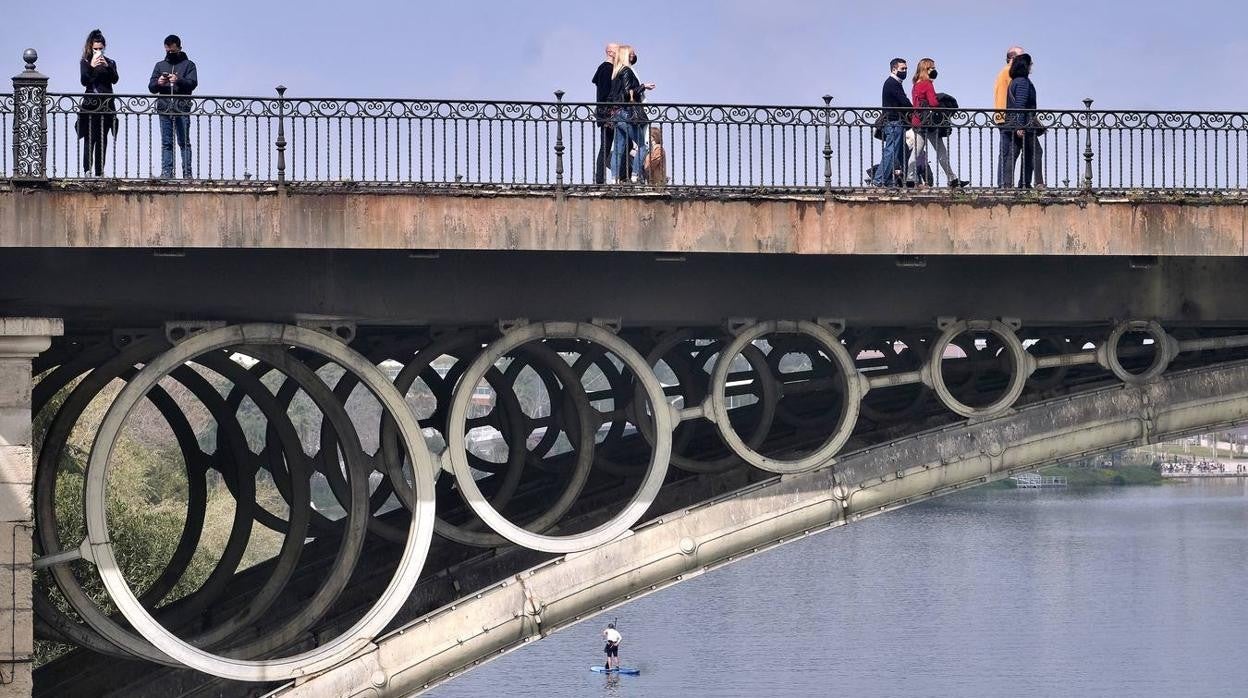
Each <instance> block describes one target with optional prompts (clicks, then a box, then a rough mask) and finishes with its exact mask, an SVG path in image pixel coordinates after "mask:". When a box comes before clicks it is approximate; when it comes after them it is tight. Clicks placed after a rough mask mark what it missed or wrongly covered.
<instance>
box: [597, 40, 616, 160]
mask: <svg viewBox="0 0 1248 698" xmlns="http://www.w3.org/2000/svg"><path fill="white" fill-rule="evenodd" d="M618 47H619V44H607V47H606V52H607V59H606V60H605V61H603V62H602V64H601V65H599V66H598V70H596V71H595V72H594V80H593V83H594V88H595V95H594V101H595V102H597V103H598V106H596V107H595V108H594V120H595V122H596V123H597V124H598V133H599V134H601V135H600V137H599V144H598V160H597V162H595V163H594V184H606V182H607V160H608V159H609V158H610V157H611V146H612V145H613V144H614V137H615V126H614V125H612V123H611V119H610V115H609V114H608V111H609V109H610V108H609V107H607V106H606V104H605V103H606V102H609V101H611V68H612V66H613V65H614V64H615V49H616V48H618Z"/></svg>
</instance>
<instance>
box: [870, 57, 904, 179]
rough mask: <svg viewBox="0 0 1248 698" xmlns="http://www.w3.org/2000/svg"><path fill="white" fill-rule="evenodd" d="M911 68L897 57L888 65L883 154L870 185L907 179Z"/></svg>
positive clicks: (882, 95)
mask: <svg viewBox="0 0 1248 698" xmlns="http://www.w3.org/2000/svg"><path fill="white" fill-rule="evenodd" d="M908 67H909V66H907V65H906V60H905V59H904V58H894V59H893V60H891V61H889V63H888V71H889V75H888V77H887V78H885V80H884V89H883V92H882V94H881V96H880V106H881V107H883V109H884V111H883V119H884V122H883V125H882V129H883V131H884V152H883V154H882V155H881V157H880V164H879V165H878V166H877V167H876V168H875V176H874V177H873V178H872V179H871V184H872V185H874V186H877V187H888V186H897V185H898V184H900V181H901V178H904V177H905V174H904V173H905V164H904V163H905V158H904V157H903V156H904V154H905V153H904V146H905V142H906V121H907V120H908V119H909V118H910V112H911V111H912V107H911V104H910V98H909V97H907V96H906V86H905V80H906V74H907V68H908ZM899 173H900V175H899Z"/></svg>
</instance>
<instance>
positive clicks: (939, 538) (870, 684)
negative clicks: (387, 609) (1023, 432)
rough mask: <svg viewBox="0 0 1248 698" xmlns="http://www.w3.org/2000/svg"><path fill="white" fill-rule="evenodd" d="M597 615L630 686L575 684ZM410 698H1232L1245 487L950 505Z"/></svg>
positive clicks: (711, 583) (707, 584) (570, 633)
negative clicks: (618, 639) (614, 637)
mask: <svg viewBox="0 0 1248 698" xmlns="http://www.w3.org/2000/svg"><path fill="white" fill-rule="evenodd" d="M611 617H618V620H619V627H620V630H621V632H622V633H623V635H624V641H623V644H622V646H621V647H622V651H621V656H622V657H623V659H624V662H623V663H624V665H625V666H636V667H638V668H640V669H641V670H642V675H641V676H638V677H606V676H602V675H599V674H594V673H591V672H589V671H588V668H589V666H590V665H592V664H599V663H601V654H600V652H601V647H602V642H601V640H600V639H599V634H600V632H601V630H602V627H603V626H604V625H605V623H606V621H608V620H611ZM429 695H432V696H434V697H435V698H460V697H469V696H471V697H473V698H475V697H477V696H510V697H524V696H533V697H534V698H536V697H538V696H540V697H542V698H563V697H565V696H567V697H569V698H570V697H572V696H576V697H578V698H579V697H581V696H606V697H612V698H615V697H620V698H624V697H627V698H633V697H640V696H664V697H666V696H676V697H679V698H695V697H699V696H749V697H751V698H753V697H756V696H831V695H851V696H855V698H860V697H865V696H906V697H908V698H910V697H918V696H1057V695H1069V696H1132V697H1137V698H1138V697H1143V696H1166V697H1168V698H1169V697H1173V696H1245V695H1248V481H1243V480H1232V479H1228V480H1220V481H1203V482H1191V483H1188V484H1183V483H1170V484H1167V485H1165V486H1160V487H1124V488H1101V489H1094V490H1086V491H1076V490H1066V491H1045V492H1036V491H1007V490H976V491H970V492H965V493H961V494H958V495H955V496H951V497H947V498H944V499H941V500H938V501H934V502H928V503H924V504H921V505H916V506H912V507H910V508H907V509H903V510H901V511H897V512H893V513H889V514H885V515H883V516H879V517H876V518H874V519H870V520H867V521H863V522H860V523H857V524H853V525H850V526H847V527H844V528H841V529H838V530H835V531H831V532H828V533H823V534H820V535H818V536H814V537H811V538H809V539H805V540H801V541H798V542H795V543H792V544H789V545H786V546H783V547H781V548H779V549H776V550H773V551H770V552H767V553H764V554H760V555H756V556H754V557H752V558H750V559H747V560H744V561H742V562H738V563H736V564H734V565H730V566H728V567H726V568H723V569H720V570H717V571H715V572H711V573H709V574H705V575H702V576H700V577H698V578H695V579H693V580H690V581H687V582H684V583H682V584H678V585H676V586H675V587H672V588H670V589H667V590H664V591H661V592H658V593H656V594H653V595H651V596H648V597H645V598H642V599H638V600H636V601H634V602H632V603H630V604H628V605H626V606H623V607H620V608H619V609H616V610H613V611H610V612H608V614H607V615H606V616H600V617H598V618H595V619H591V620H588V621H585V622H582V623H580V624H579V625H575V626H573V627H571V628H568V629H566V630H564V631H562V632H559V633H556V634H555V635H552V636H551V637H548V638H546V639H544V640H542V641H540V642H537V643H534V644H533V645H531V646H530V647H527V648H524V649H522V650H518V651H516V652H512V653H511V654H509V655H506V656H504V657H501V658H499V659H497V660H495V661H494V662H492V663H490V664H487V665H485V666H483V667H481V668H478V669H476V670H474V671H472V672H469V673H468V674H466V675H464V676H461V677H459V678H457V679H455V680H453V681H451V682H449V683H447V684H445V685H443V686H441V687H439V688H437V689H435V690H434V691H431V692H430V694H429Z"/></svg>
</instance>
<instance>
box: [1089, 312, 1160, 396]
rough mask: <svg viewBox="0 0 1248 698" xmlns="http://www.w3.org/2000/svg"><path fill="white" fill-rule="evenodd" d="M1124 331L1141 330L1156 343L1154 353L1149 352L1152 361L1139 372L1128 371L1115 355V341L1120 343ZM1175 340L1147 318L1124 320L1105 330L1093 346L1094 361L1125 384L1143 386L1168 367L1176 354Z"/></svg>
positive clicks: (1116, 343) (1116, 353)
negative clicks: (1109, 329)
mask: <svg viewBox="0 0 1248 698" xmlns="http://www.w3.org/2000/svg"><path fill="white" fill-rule="evenodd" d="M1128 332H1143V333H1145V334H1147V335H1148V336H1149V337H1151V338H1152V339H1153V344H1154V345H1155V346H1156V353H1155V354H1154V355H1153V363H1152V364H1150V365H1149V367H1148V368H1147V369H1146V370H1145V371H1144V372H1142V373H1132V372H1130V371H1128V370H1127V368H1126V367H1125V366H1123V365H1122V361H1121V360H1120V359H1119V358H1118V344H1119V343H1120V342H1122V338H1123V337H1124V336H1126V334H1127V333H1128ZM1177 348H1178V346H1177V343H1176V342H1175V341H1174V339H1173V338H1171V337H1170V335H1169V334H1167V333H1166V331H1165V330H1164V329H1162V327H1161V325H1160V324H1159V323H1157V322H1155V321H1151V320H1128V321H1126V322H1120V323H1118V325H1117V326H1116V327H1114V329H1113V331H1112V332H1110V333H1109V337H1107V338H1106V339H1105V341H1104V342H1103V343H1102V344H1101V346H1099V347H1097V348H1096V362H1097V363H1098V364H1100V365H1101V367H1102V368H1105V369H1108V370H1109V371H1111V372H1112V373H1113V374H1114V375H1115V376H1117V377H1118V380H1120V381H1122V382H1123V383H1127V384H1129V385H1144V384H1145V383H1152V382H1153V381H1155V380H1157V379H1158V378H1160V377H1161V374H1163V373H1165V372H1166V369H1167V368H1169V367H1170V362H1171V361H1173V360H1174V357H1175V354H1177V353H1178V352H1177Z"/></svg>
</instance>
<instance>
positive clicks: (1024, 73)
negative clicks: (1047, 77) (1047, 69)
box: [1010, 53, 1031, 78]
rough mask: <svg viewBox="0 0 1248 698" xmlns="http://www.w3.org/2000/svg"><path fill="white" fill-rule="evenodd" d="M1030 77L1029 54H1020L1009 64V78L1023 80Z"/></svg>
mask: <svg viewBox="0 0 1248 698" xmlns="http://www.w3.org/2000/svg"><path fill="white" fill-rule="evenodd" d="M1029 75H1031V54H1030V53H1020V54H1018V55H1017V56H1015V57H1014V61H1013V62H1011V63H1010V77H1011V78H1025V77H1028V76H1029Z"/></svg>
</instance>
